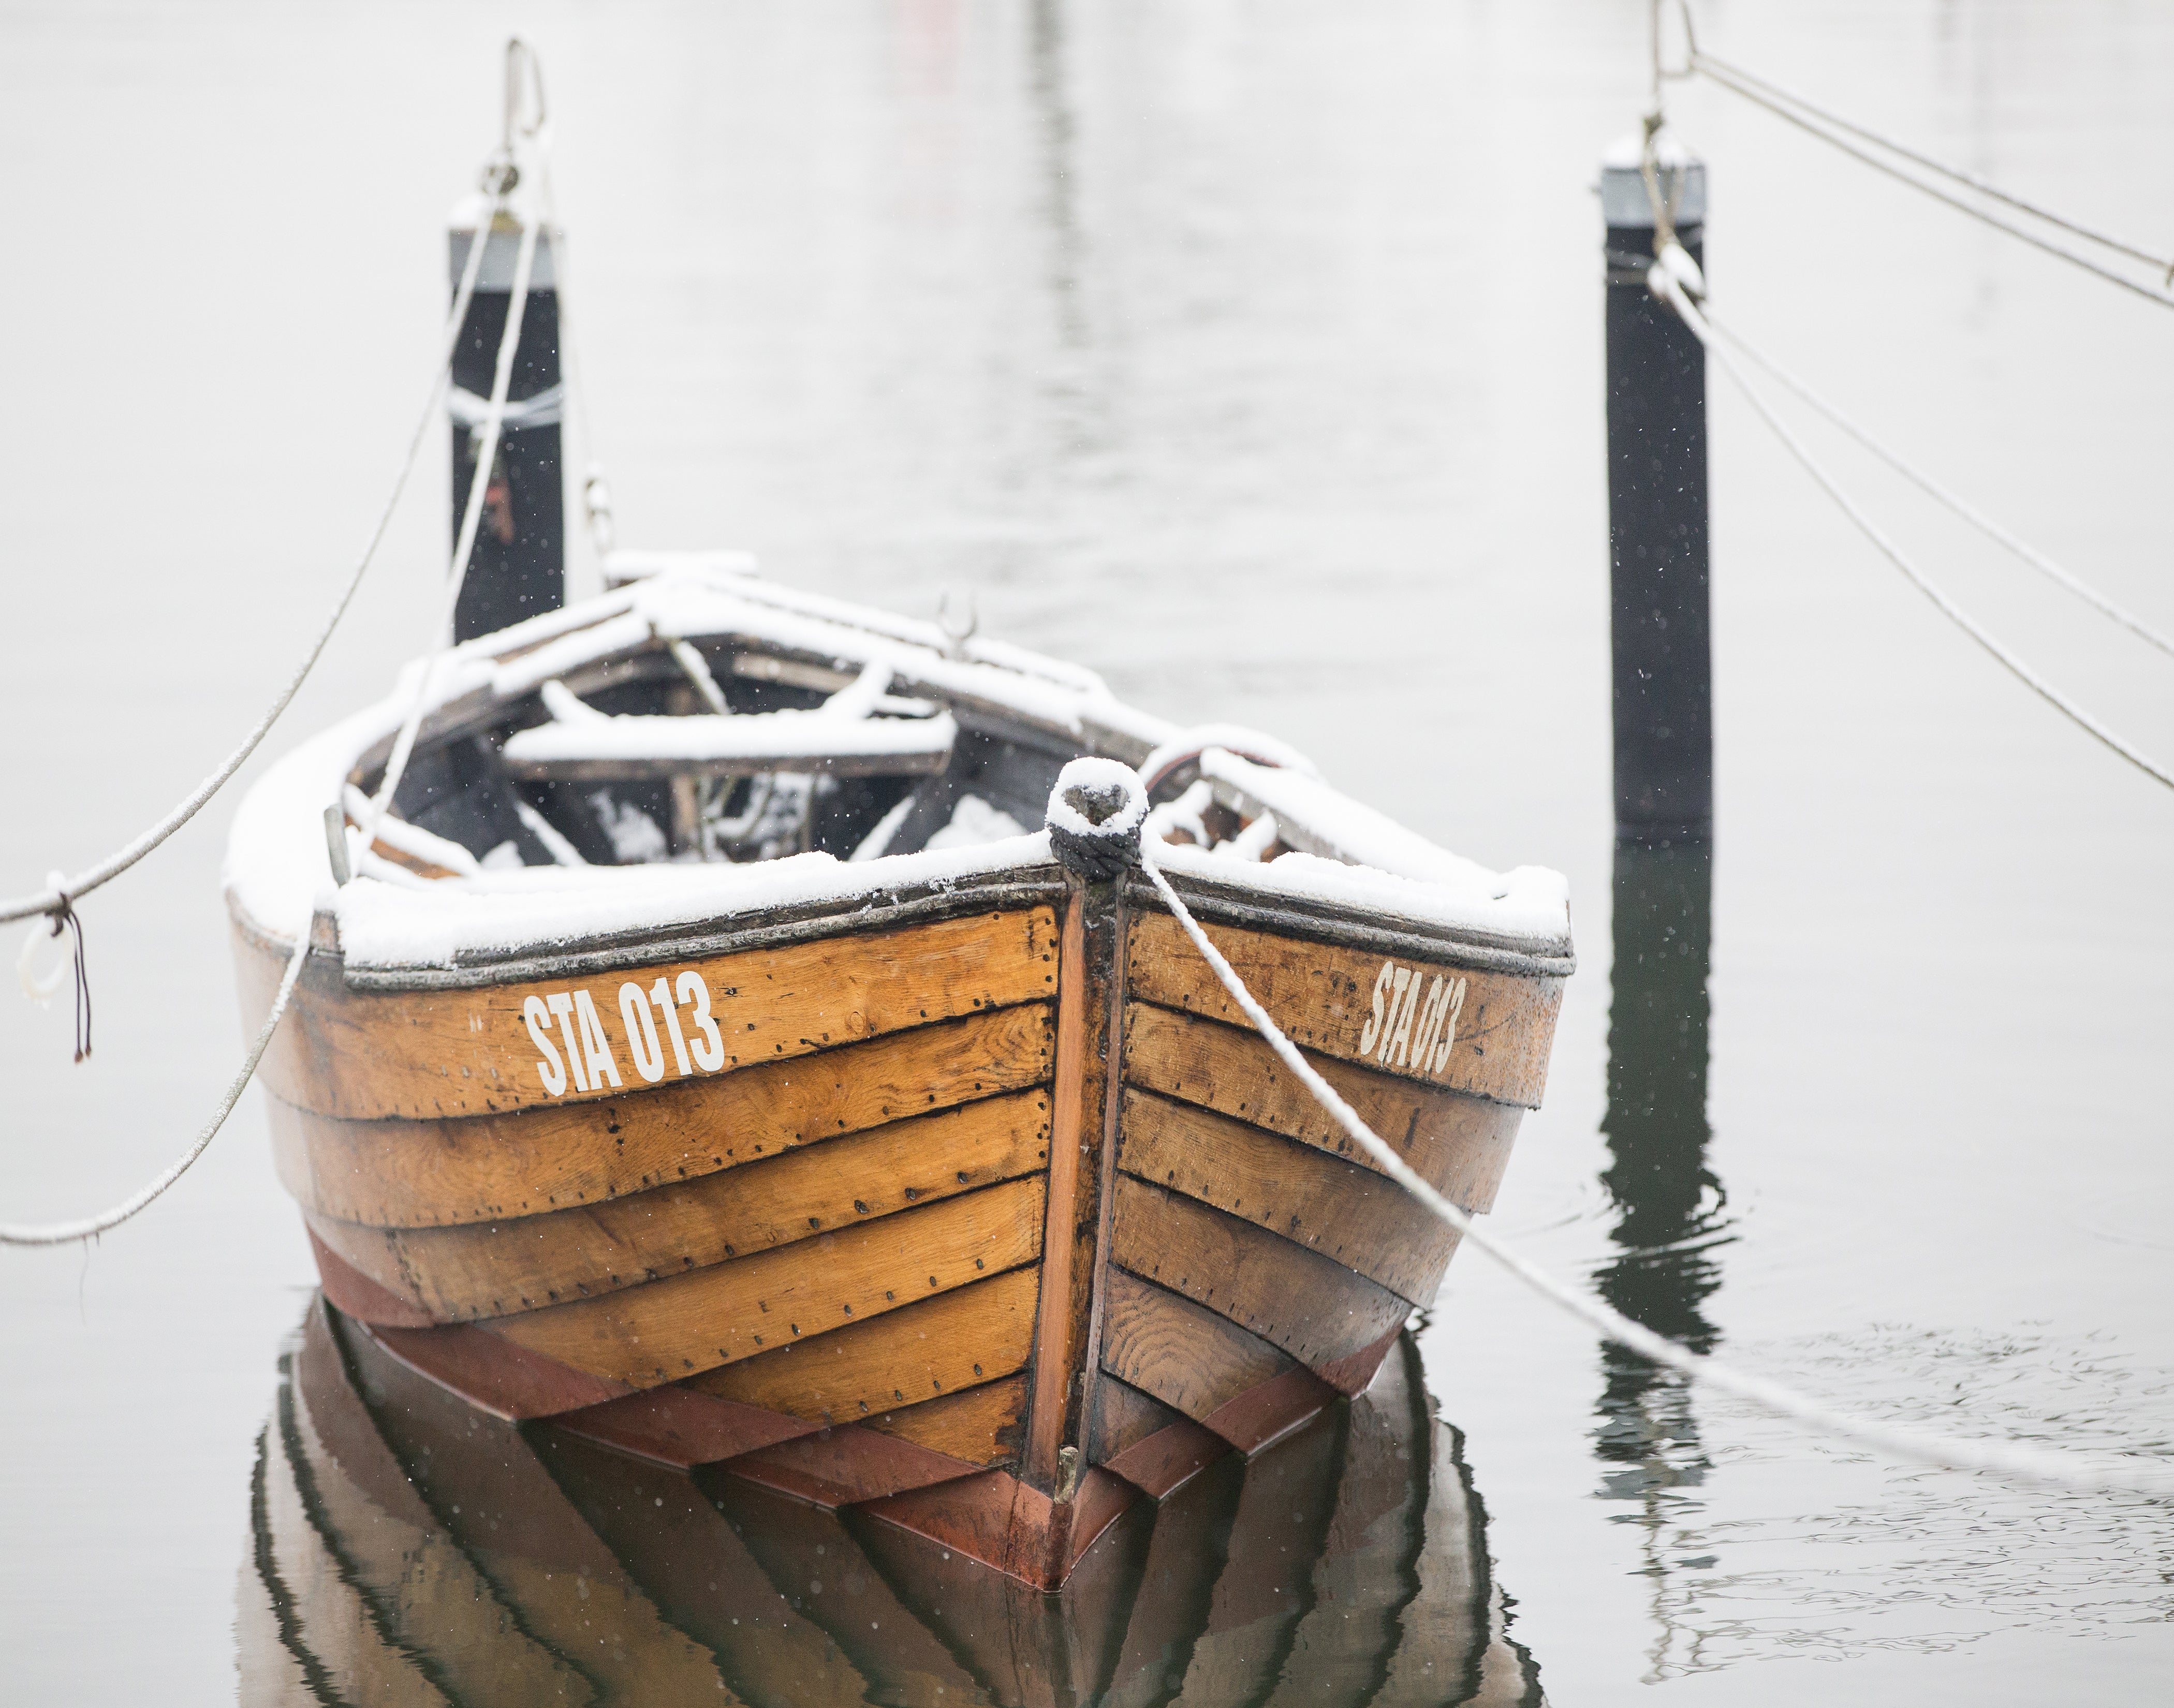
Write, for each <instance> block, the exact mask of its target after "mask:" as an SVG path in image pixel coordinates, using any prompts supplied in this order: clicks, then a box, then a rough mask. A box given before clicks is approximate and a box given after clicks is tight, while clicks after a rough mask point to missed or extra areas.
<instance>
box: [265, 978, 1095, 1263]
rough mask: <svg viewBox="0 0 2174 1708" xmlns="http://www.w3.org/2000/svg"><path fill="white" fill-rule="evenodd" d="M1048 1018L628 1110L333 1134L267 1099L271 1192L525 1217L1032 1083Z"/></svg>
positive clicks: (818, 1062) (326, 1123)
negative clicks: (280, 1187)
mask: <svg viewBox="0 0 2174 1708" xmlns="http://www.w3.org/2000/svg"><path fill="white" fill-rule="evenodd" d="M1054 1025H1055V1023H1054V1018H1053V1010H1052V1004H1050V1003H1025V1004H1023V1005H1020V1006H1017V1007H1013V1008H997V1009H993V1010H986V1011H983V1012H982V1013H975V1014H971V1015H968V1016H966V1017H965V1018H963V1019H956V1020H949V1021H945V1022H944V1023H942V1024H930V1025H927V1026H918V1027H916V1028H914V1029H913V1030H910V1031H905V1032H897V1033H893V1034H891V1035H889V1036H886V1037H883V1038H878V1039H873V1040H870V1041H868V1042H867V1043H865V1044H854V1045H851V1046H847V1047H846V1048H844V1049H841V1050H830V1051H823V1052H822V1053H821V1054H819V1055H817V1056H814V1057H796V1058H794V1059H792V1060H791V1061H786V1062H765V1063H764V1064H762V1065H760V1066H758V1067H747V1068H743V1069H741V1070H740V1071H739V1072H738V1073H730V1074H727V1075H725V1076H723V1077H722V1078H710V1079H705V1080H700V1081H689V1082H683V1083H678V1084H664V1085H660V1086H658V1087H657V1088H656V1089H654V1090H649V1091H645V1092H643V1093H641V1095H638V1096H628V1097H624V1098H607V1099H604V1100H602V1101H599V1102H592V1103H576V1104H574V1105H568V1106H554V1107H549V1108H541V1109H533V1110H528V1111H522V1112H521V1113H518V1114H511V1115H484V1116H457V1117H454V1118H452V1119H448V1120H445V1121H409V1120H404V1119H400V1118H392V1119H387V1120H382V1121H346V1120H342V1119H339V1118H338V1117H335V1116H323V1115H316V1114H313V1113H311V1111H307V1110H304V1109H299V1108H297V1107H295V1105H292V1104H289V1103H287V1102H284V1101H283V1100H279V1099H278V1098H276V1097H274V1098H270V1099H268V1100H267V1107H268V1110H269V1111H270V1116H271V1124H272V1137H273V1155H274V1158H275V1159H276V1160H277V1163H278V1165H279V1178H280V1181H281V1183H282V1184H284V1186H286V1188H287V1190H288V1191H289V1192H290V1193H292V1194H293V1195H294V1197H295V1198H296V1199H297V1200H298V1201H299V1202H300V1203H301V1204H302V1206H303V1207H304V1208H306V1209H310V1210H314V1211H316V1212H317V1213H319V1214H320V1215H326V1216H333V1217H337V1218H338V1219H340V1220H342V1221H347V1222H360V1223H363V1224H367V1225H370V1226H373V1227H386V1228H426V1227H438V1226H449V1225H455V1224H462V1223H469V1222H489V1221H497V1220H501V1219H505V1218H507V1217H513V1216H528V1215H540V1214H543V1213H547V1212H549V1211H551V1210H554V1209H564V1208H567V1207H568V1206H570V1205H575V1204H594V1203H602V1202H604V1201H606V1200H608V1199H611V1198H616V1197H625V1196H626V1195H628V1194H629V1193H632V1192H646V1191H648V1190H649V1189H650V1188H652V1187H654V1186H662V1185H666V1184H668V1183H670V1182H673V1181H687V1180H695V1179H698V1178H700V1177H701V1176H706V1175H710V1174H714V1173H717V1172H718V1171H720V1170H729V1169H735V1168H742V1167H745V1166H746V1165H749V1164H751V1163H758V1162H764V1161H767V1160H769V1159H771V1158H774V1157H776V1156H777V1155H778V1154H780V1153H781V1152H783V1151H788V1150H791V1149H794V1148H796V1147H798V1146H801V1145H805V1144H814V1143H818V1142H819V1141H823V1140H828V1139H835V1138H839V1137H841V1135H844V1134H846V1133H852V1132H863V1131H865V1130H867V1129H868V1128H869V1127H880V1126H882V1125H884V1124H885V1123H887V1122H895V1121H900V1120H903V1119H905V1118H906V1117H907V1116H915V1115H921V1114H925V1113H927V1112H928V1111H933V1110H943V1109H947V1108H950V1107H953V1106H955V1105H960V1104H965V1103H969V1102H971V1101H972V1100H975V1099H976V1098H980V1097H985V1096H988V1095H993V1094H998V1093H1003V1092H1007V1091H1018V1090H1021V1089H1025V1088H1026V1087H1029V1086H1032V1085H1038V1084H1046V1082H1047V1080H1048V1078H1049V1075H1050V1065H1051V1062H1052V1059H1053V1056H1054V1051H1055V1041H1054V1038H1055V1033H1054Z"/></svg>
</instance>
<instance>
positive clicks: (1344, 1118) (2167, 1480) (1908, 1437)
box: [1141, 838, 2174, 1497]
mask: <svg viewBox="0 0 2174 1708" xmlns="http://www.w3.org/2000/svg"><path fill="white" fill-rule="evenodd" d="M1141 865H1142V868H1143V869H1144V871H1145V872H1146V873H1147V875H1148V877H1149V879H1150V880H1151V881H1152V882H1153V883H1154V884H1155V888H1156V889H1158V890H1160V892H1161V894H1162V899H1163V900H1164V902H1165V904H1166V905H1168V906H1169V908H1170V911H1171V915H1172V916H1174V917H1175V918H1176V921H1177V922H1178V924H1179V925H1181V926H1182V927H1184V930H1185V934H1186V935H1187V937H1189V938H1192V943H1193V947H1194V948H1196V949H1198V950H1199V951H1200V953H1201V954H1202V956H1203V958H1204V959H1206V960H1207V962H1208V965H1209V966H1210V967H1212V968H1214V972H1215V976H1216V977H1217V978H1218V979H1219V980H1220V981H1222V984H1223V988H1224V989H1225V990H1226V991H1228V992H1230V999H1231V1000H1232V1001H1233V1002H1235V1003H1237V1004H1238V1006H1239V1007H1240V1008H1242V1009H1244V1010H1245V1013H1246V1016H1247V1019H1250V1020H1252V1023H1253V1024H1254V1026H1255V1027H1256V1028H1257V1030H1259V1032H1260V1034H1261V1035H1262V1037H1263V1038H1264V1039H1266V1040H1268V1046H1269V1047H1270V1048H1271V1049H1273V1050H1274V1051H1275V1052H1276V1054H1277V1055H1278V1056H1279V1057H1281V1058H1282V1059H1283V1062H1284V1065H1285V1066H1286V1067H1289V1068H1290V1070H1291V1072H1292V1073H1295V1074H1296V1075H1297V1076H1298V1078H1299V1080H1300V1082H1301V1084H1304V1085H1305V1086H1306V1089H1308V1090H1309V1091H1311V1093H1312V1094H1313V1095H1314V1098H1315V1100H1317V1102H1319V1103H1320V1105H1321V1106H1322V1108H1323V1109H1325V1110H1327V1111H1328V1112H1329V1114H1331V1115H1332V1116H1334V1117H1335V1118H1336V1122H1337V1124H1338V1126H1339V1127H1342V1128H1343V1129H1344V1132H1346V1133H1348V1134H1349V1135H1350V1138H1351V1141H1352V1143H1355V1144H1356V1145H1357V1146H1358V1147H1359V1148H1360V1149H1361V1150H1363V1151H1365V1152H1366V1154H1367V1155H1368V1156H1369V1157H1370V1158H1371V1159H1373V1161H1374V1162H1375V1164H1376V1165H1377V1166H1378V1167H1379V1168H1380V1169H1381V1170H1382V1172H1383V1173H1384V1174H1386V1175H1387V1176H1389V1178H1390V1179H1392V1180H1393V1181H1396V1182H1397V1183H1398V1185H1399V1186H1403V1188H1404V1190H1405V1191H1407V1192H1409V1193H1411V1195H1412V1196H1413V1197H1415V1198H1417V1199H1418V1200H1419V1201H1420V1203H1422V1204H1424V1205H1425V1207H1426V1208H1428V1209H1429V1210H1430V1211H1431V1212H1432V1213H1434V1214H1435V1215H1436V1216H1437V1217H1439V1218H1440V1219H1441V1220H1442V1221H1444V1222H1446V1223H1447V1224H1449V1225H1450V1226H1451V1227H1452V1228H1454V1229H1456V1230H1457V1232H1458V1233H1459V1234H1460V1235H1463V1238H1464V1239H1465V1240H1468V1241H1469V1242H1470V1243H1471V1244H1473V1245H1474V1246H1479V1249H1480V1250H1481V1251H1484V1252H1485V1253H1486V1254H1487V1255H1488V1256H1489V1257H1492V1258H1493V1259H1494V1260H1495V1262H1498V1263H1500V1264H1501V1265H1502V1267H1504V1268H1506V1269H1507V1270H1508V1271H1509V1272H1510V1273H1512V1275H1515V1276H1516V1277H1517V1278H1518V1279H1519V1280H1520V1281H1522V1282H1523V1283H1524V1284H1526V1285H1527V1286H1528V1287H1529V1288H1531V1289H1533V1291H1534V1292H1535V1293H1538V1294H1539V1295H1540V1296H1541V1297H1542V1298H1543V1299H1545V1300H1548V1301H1549V1303H1550V1304H1552V1305H1556V1306H1558V1307H1560V1309H1562V1310H1564V1311H1568V1312H1569V1313H1570V1314H1571V1316H1575V1317H1576V1318H1578V1319H1579V1320H1580V1321H1581V1322H1584V1323H1585V1324H1587V1326H1588V1327H1592V1328H1593V1329H1594V1330H1596V1331H1598V1332H1599V1333H1601V1334H1602V1335H1603V1336H1605V1337H1606V1338H1608V1339H1609V1340H1612V1341H1614V1343H1616V1344H1617V1345H1619V1346H1622V1347H1625V1348H1627V1349H1630V1350H1631V1351H1632V1352H1635V1353H1636V1354H1638V1355H1639V1356H1640V1357H1641V1358H1646V1359H1652V1362H1654V1363H1655V1364H1658V1365H1665V1366H1667V1367H1668V1369H1670V1370H1678V1371H1680V1372H1681V1373H1682V1374H1683V1375H1685V1376H1689V1377H1690V1379H1691V1380H1692V1381H1697V1382H1702V1383H1704V1384H1705V1385H1706V1386H1708V1387H1712V1388H1718V1389H1719V1390H1721V1391H1722V1392H1724V1393H1730V1394H1733V1395H1735V1396H1736V1397H1738V1398H1739V1399H1741V1400H1747V1401H1749V1403H1752V1404H1753V1405H1755V1406H1758V1407H1760V1408H1761V1409H1763V1410H1766V1411H1768V1412H1771V1413H1774V1414H1775V1415H1777V1416H1778V1417H1784V1418H1789V1419H1794V1420H1795V1421H1797V1422H1798V1423H1802V1424H1809V1425H1811V1426H1812V1427H1813V1428H1814V1429H1815V1430H1820V1431H1821V1432H1823V1433H1825V1434H1826V1435H1834V1436H1837V1437H1839V1438H1841V1440H1847V1441H1854V1442H1856V1443H1857V1444H1858V1445H1859V1446H1866V1447H1871V1448H1874V1449H1875V1450H1877V1451H1880V1452H1884V1453H1888V1454H1890V1455H1892V1456H1893V1457H1896V1458H1899V1459H1905V1460H1908V1461H1910V1462H1912V1463H1916V1464H1923V1465H1935V1466H1939V1467H1941V1468H1943V1469H1945V1470H1951V1471H1989V1472H1993V1473H1996V1474H1998V1475H2000V1476H2004V1477H2011V1478H2016V1479H2018V1480H2020V1481H2023V1482H2026V1483H2035V1484H2042V1485H2044V1486H2046V1487H2048V1488H2057V1489H2079V1490H2084V1491H2087V1492H2090V1493H2096V1494H2143V1495H2150V1496H2153V1497H2165V1496H2174V1465H2168V1466H2166V1467H2144V1466H2139V1465H2138V1464H2137V1463H2135V1462H2133V1460H2129V1459H2124V1458H2117V1457H2112V1456H2104V1455H2085V1454H2081V1453H2063V1452H2059V1451H2049V1450H2047V1449H2045V1448H2040V1447H2031V1446H2025V1445H2023V1444H2022V1443H2020V1442H2012V1441H1973V1440H1964V1439H1962V1438H1960V1437H1958V1436H1953V1435H1931V1434H1927V1433H1922V1432H1920V1431H1918V1430H1898V1429H1895V1428H1894V1427H1892V1426H1891V1425H1890V1424H1882V1423H1879V1422H1878V1421H1877V1420H1875V1419H1870V1418H1863V1417H1858V1416H1857V1415H1855V1414H1854V1413H1849V1412H1843V1411H1838V1410H1836V1408H1834V1407H1832V1406H1830V1405H1827V1404H1825V1403H1822V1402H1821V1401H1819V1400H1815V1399H1813V1398H1812V1397H1809V1395H1806V1394H1802V1393H1799V1392H1797V1391H1796V1390H1795V1389H1794V1388H1791V1387H1787V1386H1784V1385H1783V1384H1782V1383H1780V1382H1777V1381H1770V1380H1768V1379H1767V1378H1766V1377H1764V1376H1752V1375H1750V1374H1749V1373H1748V1372H1746V1371H1743V1370H1737V1369H1735V1368H1733V1366H1731V1365H1726V1364H1723V1363H1722V1361H1721V1360H1720V1359H1716V1358H1712V1357H1710V1356H1707V1355H1705V1354H1700V1353H1695V1352H1693V1351H1691V1350H1690V1349H1689V1348H1688V1347H1685V1346H1684V1345H1682V1344H1681V1343H1679V1342H1676V1341H1674V1340H1670V1339H1668V1338H1667V1337H1666V1336H1664V1335H1659V1334H1656V1333H1655V1332H1653V1331H1652V1329H1650V1328H1648V1327H1646V1326H1645V1325H1644V1324H1643V1323H1641V1322H1633V1321H1632V1320H1631V1318H1630V1317H1627V1316H1624V1315H1623V1313H1622V1312H1621V1311H1616V1310H1614V1309H1612V1308H1610V1307H1609V1306H1608V1305H1603V1304H1602V1303H1601V1302H1600V1301H1599V1300H1597V1299H1594V1298H1593V1297H1592V1296H1590V1295H1587V1294H1586V1293H1583V1292H1582V1291H1580V1290H1579V1289H1576V1288H1574V1287H1571V1286H1569V1285H1568V1284H1566V1283H1564V1282H1561V1281H1559V1280H1557V1279H1556V1278H1555V1277H1554V1276H1552V1275H1550V1274H1549V1273H1547V1272H1546V1271H1545V1270H1544V1269H1542V1268H1541V1267H1539V1265H1538V1264H1536V1263H1534V1262H1532V1261H1531V1260H1530V1259H1529V1258H1527V1257H1523V1256H1522V1255H1521V1254H1519V1253H1518V1252H1517V1251H1516V1250H1515V1249H1514V1248H1513V1247H1512V1246H1509V1245H1508V1244H1506V1242H1505V1241H1503V1240H1501V1239H1499V1238H1497V1237H1496V1236H1495V1235H1493V1234H1491V1233H1490V1232H1488V1231H1487V1230H1485V1229H1484V1228H1483V1227H1482V1226H1481V1225H1480V1224H1479V1221H1478V1220H1477V1219H1475V1218H1474V1216H1472V1215H1471V1214H1470V1213H1468V1212H1467V1211H1465V1210H1464V1209H1463V1208H1459V1207H1458V1206H1457V1205H1456V1204H1453V1203H1451V1202H1450V1201H1449V1200H1448V1199H1447V1198H1446V1197H1443V1196H1442V1195H1441V1193H1440V1192H1436V1190H1435V1188H1434V1187H1433V1186H1432V1185H1431V1184H1430V1183H1429V1182H1428V1181H1427V1180H1426V1179H1425V1176H1422V1175H1420V1173H1419V1172H1418V1170H1415V1169H1414V1168H1413V1167H1412V1166H1411V1165H1410V1164H1409V1163H1407V1162H1406V1161H1405V1160H1404V1159H1403V1158H1402V1157H1400V1156H1398V1154H1397V1153H1396V1152H1395V1151H1394V1150H1393V1149H1391V1148H1390V1147H1389V1146H1388V1144H1387V1143H1385V1142H1384V1141H1383V1140H1382V1138H1381V1136H1380V1135H1379V1134H1377V1133H1376V1132H1375V1131H1374V1130H1373V1129H1372V1128H1371V1127H1369V1126H1367V1125H1366V1122H1364V1121H1362V1120H1360V1117H1359V1114H1358V1111H1355V1110H1354V1109H1353V1108H1352V1107H1351V1105H1349V1103H1347V1102H1346V1101H1344V1098H1343V1096H1342V1095H1340V1094H1339V1093H1338V1091H1337V1089H1336V1088H1335V1087H1334V1086H1333V1085H1331V1084H1329V1083H1328V1080H1326V1079H1325V1078H1322V1075H1321V1073H1320V1072H1319V1070H1317V1068H1316V1067H1314V1066H1313V1064H1312V1063H1311V1062H1308V1061H1307V1060H1306V1057H1304V1056H1303V1055H1302V1054H1301V1053H1300V1051H1299V1048H1298V1046H1296V1045H1295V1044H1294V1043H1292V1042H1291V1040H1290V1039H1289V1038H1288V1037H1286V1036H1284V1032H1283V1029H1282V1028H1281V1027H1279V1026H1278V1025H1277V1024H1276V1023H1275V1022H1274V1020H1273V1019H1270V1018H1269V1017H1268V1010H1267V1009H1265V1008H1263V1007H1262V1006H1261V1005H1260V1003H1258V1002H1257V1001H1256V1000H1255V998H1254V997H1253V993H1252V992H1251V991H1249V990H1247V988H1246V984H1245V981H1243V980H1242V979H1241V978H1240V977H1239V976H1238V975H1237V973H1236V971H1235V970H1233V969H1232V967H1231V965H1230V962H1229V961H1227V960H1226V959H1224V957H1223V954H1222V951H1221V950H1219V949H1217V948H1216V947H1215V945H1214V943H1212V942H1210V941H1209V937H1208V933H1207V932H1204V931H1203V930H1202V929H1201V928H1200V923H1199V922H1198V920H1196V919H1194V918H1193V916H1192V910H1191V909H1190V908H1188V907H1187V905H1185V902H1184V900H1182V898H1181V897H1180V896H1179V895H1178V893H1177V891H1176V889H1174V888H1172V887H1171V882H1170V880H1169V879H1168V878H1165V876H1163V874H1162V872H1161V871H1160V868H1158V867H1157V866H1156V864H1155V857H1154V852H1153V849H1152V846H1151V839H1148V838H1143V839H1142V845H1141Z"/></svg>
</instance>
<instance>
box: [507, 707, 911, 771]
mask: <svg viewBox="0 0 2174 1708" xmlns="http://www.w3.org/2000/svg"><path fill="white" fill-rule="evenodd" d="M697 716H700V714H697ZM673 721H674V722H678V720H677V719H674V720H673ZM846 727H847V728H848V729H850V727H851V726H850V725H848V726H846ZM616 733H617V732H614V734H616ZM950 762H951V745H950V743H949V741H948V740H947V741H945V742H944V743H942V744H941V745H930V746H927V747H921V748H916V749H908V750H905V751H900V750H899V749H887V748H875V749H869V750H868V751H865V752H855V751H851V750H841V751H840V752H837V753H826V754H808V753H790V752H785V753H775V754H719V755H714V756H708V757H700V758H685V757H682V756H680V755H679V754H669V753H665V754H642V755H628V754H619V753H616V752H614V751H613V750H612V749H611V747H610V746H609V745H605V746H603V747H601V748H599V749H596V750H594V751H592V752H589V753H579V752H574V753H563V752H554V753H552V754H548V755H531V754H525V753H524V752H522V750H519V749H514V748H512V747H511V745H509V748H508V750H507V751H506V754H504V756H503V758H502V759H501V760H500V763H501V764H502V765H504V766H505V768H506V776H510V777H522V778H526V779H531V780H533V781H538V782H562V783H613V782H646V781H663V780H673V781H676V780H677V779H679V778H681V777H687V778H690V779H691V778H695V777H754V776H765V775H768V774H770V773H772V772H777V771H786V772H814V773H815V774H817V775H818V776H832V777H923V776H936V775H938V774H939V773H940V772H942V771H943V770H944V767H945V766H946V765H949V764H950Z"/></svg>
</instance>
